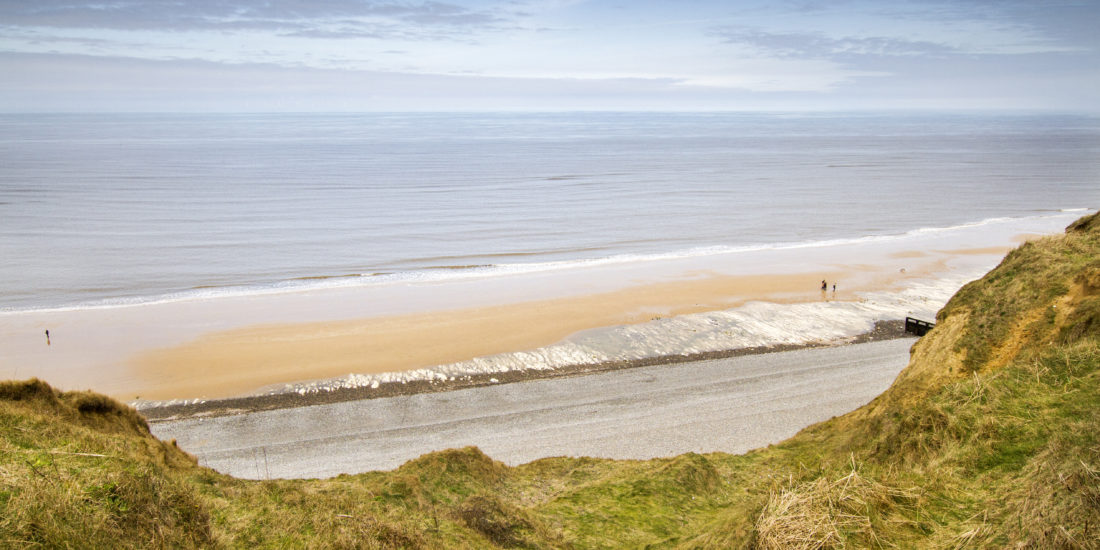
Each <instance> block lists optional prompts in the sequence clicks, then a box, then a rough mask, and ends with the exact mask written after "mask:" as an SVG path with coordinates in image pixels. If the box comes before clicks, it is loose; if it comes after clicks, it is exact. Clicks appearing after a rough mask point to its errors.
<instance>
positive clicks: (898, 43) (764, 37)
mask: <svg viewBox="0 0 1100 550" xmlns="http://www.w3.org/2000/svg"><path fill="white" fill-rule="evenodd" d="M712 33H713V34H714V35H715V36H718V37H720V38H721V39H722V40H723V42H725V43H727V44H737V45H741V46H745V47H747V48H749V49H751V50H754V51H756V52H758V53H761V54H764V55H768V56H772V57H781V58H804V59H826V58H831V59H835V58H837V57H840V56H863V55H870V56H943V55H947V54H951V53H958V50H957V49H955V48H953V47H951V46H948V45H946V44H937V43H934V42H927V41H915V40H904V39H897V38H890V37H885V36H871V37H845V38H831V37H828V36H825V35H824V34H821V33H794V32H791V33H776V32H767V31H763V30H760V29H752V28H744V27H741V28H738V27H726V28H719V29H714V30H713V31H712Z"/></svg>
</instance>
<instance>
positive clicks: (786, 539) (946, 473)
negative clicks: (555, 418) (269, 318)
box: [0, 216, 1100, 548]
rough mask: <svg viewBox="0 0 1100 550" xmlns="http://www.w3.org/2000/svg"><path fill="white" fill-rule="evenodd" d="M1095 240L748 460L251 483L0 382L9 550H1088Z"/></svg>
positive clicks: (1014, 266)
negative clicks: (853, 407)
mask: <svg viewBox="0 0 1100 550" xmlns="http://www.w3.org/2000/svg"><path fill="white" fill-rule="evenodd" d="M1096 220H1097V218H1096V217H1095V216H1093V217H1091V218H1086V219H1085V220H1083V221H1082V222H1081V223H1079V224H1078V225H1077V226H1076V229H1074V230H1071V231H1070V232H1069V233H1068V234H1067V235H1066V236H1065V237H1060V238H1050V239H1043V240H1041V241H1039V242H1037V243H1033V244H1029V245H1025V246H1023V247H1021V248H1020V249H1018V250H1017V251H1015V252H1013V253H1012V254H1010V255H1009V256H1008V257H1006V259H1005V261H1004V262H1002V264H1001V266H999V267H998V268H997V269H995V270H994V271H993V272H991V273H990V274H989V276H987V277H986V278H984V279H983V280H981V281H978V282H975V283H973V284H971V285H968V286H967V287H966V288H964V289H963V290H962V291H960V292H959V294H958V295H957V296H956V297H955V298H953V299H952V300H951V302H950V303H949V304H948V306H947V307H945V308H944V310H943V311H942V312H941V313H940V315H939V316H938V319H939V322H940V324H941V326H942V327H946V328H939V327H938V328H937V329H936V330H933V331H932V332H931V333H929V335H928V336H926V337H925V338H923V339H922V340H921V341H920V342H919V343H918V344H917V346H916V347H915V350H916V352H915V354H914V361H913V363H911V365H910V367H909V368H907V369H906V371H905V372H903V374H902V376H901V377H899V381H898V383H896V384H895V385H894V386H893V387H892V388H891V389H890V390H888V391H887V392H886V393H884V394H883V395H882V396H880V397H879V398H877V399H876V400H875V401H874V402H872V403H871V404H869V405H868V406H867V407H864V408H863V409H861V410H859V411H855V412H853V413H851V414H849V415H845V416H842V417H838V418H834V419H832V420H830V421H827V422H823V423H821V424H818V425H815V426H811V427H809V428H807V429H806V430H804V431H803V432H801V433H800V434H798V435H797V436H795V437H794V438H791V439H790V440H788V441H786V442H784V443H782V444H779V445H774V446H771V447H768V448H765V449H759V450H757V451H754V452H751V453H748V454H745V455H738V456H734V455H727V454H722V453H713V454H707V455H698V454H686V455H681V456H678V457H673V458H667V459H656V460H649V461H614V460H600V459H590V458H579V459H578V458H553V459H544V460H539V461H535V462H532V463H530V464H525V465H522V466H518V467H508V466H506V465H504V464H501V463H499V462H496V461H494V460H492V459H491V458H490V457H487V456H485V455H484V454H482V453H481V452H480V451H478V450H477V449H475V448H465V449H456V450H449V451H443V452H439V453H432V454H429V455H425V456H423V457H420V458H418V459H416V460H413V461H411V462H409V463H407V464H405V465H404V466H402V467H400V468H398V469H396V470H394V471H391V472H371V473H365V474H360V475H354V476H348V475H345V476H339V477H336V478H332V479H326V480H275V481H245V480H238V479H233V478H230V477H228V476H224V475H221V474H218V473H216V472H213V471H211V470H208V469H206V468H201V467H199V466H197V465H196V463H195V461H194V460H193V459H192V458H191V457H190V456H188V455H187V454H186V453H184V452H182V451H181V450H179V449H178V448H177V447H176V446H175V444H174V443H173V442H161V441H158V440H156V439H155V438H153V437H152V436H151V435H150V434H149V431H148V427H147V425H146V423H145V421H144V420H143V419H142V418H141V417H140V416H139V415H137V413H135V412H134V411H133V410H132V409H130V408H128V407H125V406H123V405H120V404H118V403H116V402H114V401H113V400H110V399H107V398H104V397H102V396H98V395H95V394H90V393H86V392H72V393H62V392H58V391H56V390H54V389H52V388H50V387H49V386H47V385H45V384H43V383H41V382H38V381H27V382H6V383H0V547H20V548H23V547H27V548H36V547H41V548H59V547H60V548H108V547H109V548H149V547H178V548H219V547H224V548H624V547H625V548H893V547H899V548H1006V547H1011V548H1017V547H1018V548H1100V542H1098V541H1100V333H1098V331H1100V264H1098V261H1100V238H1098V237H1100V222H1097V221H1096ZM1052 306H1053V307H1052ZM957 320H964V321H965V322H964V323H959V322H956V321H957ZM954 325H958V326H960V327H962V328H961V329H960V330H954V329H952V328H951V327H952V326H954ZM955 356H960V357H962V359H961V360H960V361H961V364H962V365H964V368H962V369H956V370H955V371H952V370H951V362H952V361H954V359H952V357H955ZM940 361H942V364H941V363H939V362H940Z"/></svg>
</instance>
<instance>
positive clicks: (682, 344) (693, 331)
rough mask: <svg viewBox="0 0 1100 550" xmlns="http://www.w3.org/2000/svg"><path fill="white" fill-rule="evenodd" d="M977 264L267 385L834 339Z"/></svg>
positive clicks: (396, 378)
mask: <svg viewBox="0 0 1100 550" xmlns="http://www.w3.org/2000/svg"><path fill="white" fill-rule="evenodd" d="M979 276H981V272H980V271H977V272H976V271H970V272H957V273H953V274H951V275H949V276H946V277H944V278H938V279H926V280H915V281H911V282H910V283H909V284H908V285H906V286H905V287H904V288H902V289H901V290H898V291H892V292H868V293H861V294H858V299H856V300H854V301H820V302H809V303H795V304H777V303H771V302H762V301H756V302H750V303H747V304H745V305H743V306H740V307H736V308H733V309H728V310H722V311H712V312H706V313H695V314H688V315H681V316H676V317H670V318H658V319H654V320H651V321H648V322H644V323H640V324H635V325H623V326H616V327H609V328H602V329H595V330H589V331H585V332H582V333H579V334H576V335H573V336H572V337H570V338H567V339H566V340H564V341H562V342H560V343H557V344H554V345H550V346H546V347H542V348H538V349H534V350H527V351H519V352H512V353H502V354H497V355H490V356H486V357H478V358H474V359H471V360H468V361H460V362H457V363H451V364H447V365H439V366H436V367H431V368H422V369H416V370H410V371H402V372H390V373H380V374H349V375H347V376H346V377H341V378H334V379H327V380H318V381H313V382H306V383H300V384H288V385H286V386H284V387H281V388H277V389H272V390H270V391H269V392H268V393H270V394H278V393H298V394H303V395H304V394H310V393H319V392H329V391H334V390H339V389H348V388H361V387H372V388H377V387H379V386H380V385H381V384H390V383H408V382H412V381H432V380H438V381H446V380H453V379H455V378H461V377H467V376H471V375H488V374H494V373H500V372H509V371H523V370H553V369H557V368H562V367H569V366H575V365H593V364H600V363H605V362H609V361H630V360H640V359H647V358H654V357H663V356H676V355H692V354H698V353H705V352H713V351H725V350H734V349H743V348H754V347H769V346H776V345H783V344H787V345H800V344H814V343H826V344H828V343H839V342H843V341H846V340H848V339H851V338H853V337H855V336H857V335H859V334H862V333H864V332H867V331H869V330H871V329H872V328H873V327H874V324H875V322H877V321H881V320H890V319H901V318H903V317H907V316H914V317H918V318H923V319H929V320H930V319H933V318H934V317H935V313H936V311H938V310H939V309H940V308H941V307H943V305H944V304H946V303H947V300H948V299H950V297H951V296H952V295H953V294H954V293H955V292H956V291H957V290H958V289H959V288H961V287H962V286H963V285H964V284H966V283H967V282H969V281H971V280H973V279H975V278H977V277H979Z"/></svg>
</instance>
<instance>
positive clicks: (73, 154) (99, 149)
mask: <svg viewBox="0 0 1100 550" xmlns="http://www.w3.org/2000/svg"><path fill="white" fill-rule="evenodd" d="M1097 207H1100V118H1095V117H1074V116H992V115H981V116H972V115H866V114H814V115H787V114H727V113H723V114H659V113H658V114H655V113H629V114H628V113H567V114H513V113H509V114H354V115H348V114H334V115H316V114H309V115H286V114H275V115H267V114H265V115H154V114H150V115H115V114H112V115H0V259H2V261H0V311H2V310H6V311H23V310H36V309H49V308H57V307H84V306H92V305H104V304H115V303H141V302H152V301H159V300H167V299H178V298H181V297H184V298H185V297H192V296H193V297H203V296H216V295H221V294H236V293H248V292H256V291H260V290H264V291H269V290H270V289H272V288H283V287H285V288H302V287H309V286H325V285H354V284H360V283H362V282H367V281H370V282H378V281H385V280H395V281H402V280H408V279H431V278H440V279H445V278H447V277H452V276H455V275H456V274H458V273H461V272H464V271H466V270H471V269H474V270H481V271H483V272H487V273H491V272H493V271H494V270H498V271H500V272H502V273H504V272H510V271H515V270H523V269H535V268H537V266H545V265H561V264H562V263H566V264H568V263H576V262H592V261H594V260H601V259H609V258H610V259H615V260H616V261H618V260H623V259H629V258H646V257H652V256H661V255H668V254H673V255H680V254H685V255H691V254H697V253H698V254H704V253H710V252H713V251H715V250H722V249H726V248H739V247H746V246H767V245H775V244H781V243H784V244H789V243H813V242H817V241H829V240H835V239H859V238H863V237H871V236H880V235H893V234H900V233H905V232H909V231H912V230H915V229H920V228H933V227H950V226H955V225H960V224H966V223H971V222H977V221H981V220H986V219H989V218H999V217H1029V216H1037V215H1042V214H1043V213H1046V212H1057V211H1059V210H1062V209H1074V208H1092V209H1095V208H1097Z"/></svg>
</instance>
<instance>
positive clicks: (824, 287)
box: [821, 279, 829, 292]
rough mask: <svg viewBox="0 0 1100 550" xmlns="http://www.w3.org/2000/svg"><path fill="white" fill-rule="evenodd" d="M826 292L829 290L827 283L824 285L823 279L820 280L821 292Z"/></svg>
mask: <svg viewBox="0 0 1100 550" xmlns="http://www.w3.org/2000/svg"><path fill="white" fill-rule="evenodd" d="M826 290H829V283H826V282H825V279H822V280H821V292H825V291H826Z"/></svg>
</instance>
